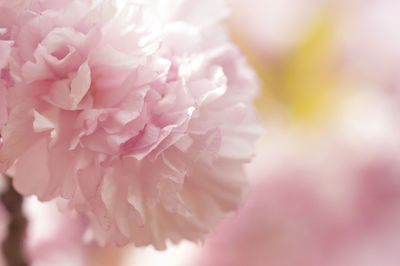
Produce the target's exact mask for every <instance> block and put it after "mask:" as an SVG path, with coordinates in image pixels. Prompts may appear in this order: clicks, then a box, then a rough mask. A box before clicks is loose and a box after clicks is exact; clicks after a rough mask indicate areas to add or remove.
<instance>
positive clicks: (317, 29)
mask: <svg viewBox="0 0 400 266" xmlns="http://www.w3.org/2000/svg"><path fill="white" fill-rule="evenodd" d="M334 15H335V14H334V12H333V10H332V9H327V10H322V11H321V13H320V14H319V16H317V17H316V18H315V19H314V20H313V21H312V23H311V24H310V26H309V28H308V30H307V31H306V33H305V34H304V35H303V36H304V38H302V39H301V40H299V42H298V44H297V45H295V46H294V48H293V49H292V50H290V51H289V52H288V53H286V54H285V55H284V56H280V55H278V56H277V58H274V57H273V56H270V57H267V56H262V55H261V56H260V55H259V54H257V52H256V51H253V50H252V49H251V48H249V47H250V46H249V44H246V42H245V41H244V40H241V39H240V38H237V37H238V36H236V38H235V35H234V41H236V42H237V43H238V44H239V46H241V47H242V49H243V50H244V52H245V54H246V55H247V57H248V60H249V62H250V64H251V65H252V66H253V67H254V68H255V69H256V71H257V72H258V74H259V77H260V78H261V81H262V84H263V88H262V93H261V96H260V98H259V99H258V100H256V106H257V108H258V110H259V112H260V113H261V115H262V116H264V118H265V117H268V116H269V115H270V114H271V112H276V110H273V108H274V107H273V106H276V104H279V105H280V106H281V107H283V108H284V109H285V110H286V112H287V113H288V115H289V119H293V120H294V122H301V123H311V124H313V123H318V122H320V121H322V122H323V121H324V120H326V119H328V118H329V116H330V114H331V113H332V111H334V108H335V106H336V103H337V99H338V94H337V83H338V82H339V79H338V77H337V75H336V74H335V72H336V70H335V65H334V64H335V54H334V48H335V47H334V33H335V32H334V31H335V20H334ZM274 103H275V105H274ZM271 108H272V109H271Z"/></svg>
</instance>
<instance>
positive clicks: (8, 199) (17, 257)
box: [0, 176, 29, 266]
mask: <svg viewBox="0 0 400 266" xmlns="http://www.w3.org/2000/svg"><path fill="white" fill-rule="evenodd" d="M6 179H7V186H8V188H7V189H6V190H5V191H4V192H3V194H2V195H1V196H0V200H1V202H2V203H3V204H4V207H5V208H6V210H7V211H8V214H9V217H10V220H9V224H8V236H7V238H6V239H5V240H4V242H3V254H4V257H5V259H6V261H7V263H8V265H9V266H28V265H29V264H28V262H27V260H26V258H25V253H24V239H25V231H26V227H27V223H28V221H27V219H26V218H25V216H24V213H23V210H22V203H23V197H22V196H21V195H20V194H19V193H18V192H17V191H15V189H14V187H13V186H12V181H11V178H9V177H8V176H6Z"/></svg>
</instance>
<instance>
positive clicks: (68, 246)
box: [23, 197, 86, 266]
mask: <svg viewBox="0 0 400 266" xmlns="http://www.w3.org/2000/svg"><path fill="white" fill-rule="evenodd" d="M23 208H24V213H25V215H26V217H27V219H28V221H29V222H28V225H27V230H26V237H25V243H24V245H25V253H26V256H27V259H28V260H29V262H30V265H33V266H45V265H60V266H61V265H74V266H78V265H82V266H83V265H86V264H85V251H86V250H85V247H84V241H82V240H83V236H84V232H85V225H86V224H85V222H84V220H82V219H80V218H81V217H79V216H76V215H73V214H71V213H60V212H59V210H58V208H57V206H56V204H55V202H39V201H38V200H37V199H35V198H33V197H31V198H25V201H24V206H23Z"/></svg>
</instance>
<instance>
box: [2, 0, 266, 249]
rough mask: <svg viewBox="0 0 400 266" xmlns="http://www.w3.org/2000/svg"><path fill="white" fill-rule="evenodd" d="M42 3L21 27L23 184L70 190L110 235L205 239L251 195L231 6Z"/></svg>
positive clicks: (246, 112) (16, 112)
mask: <svg viewBox="0 0 400 266" xmlns="http://www.w3.org/2000/svg"><path fill="white" fill-rule="evenodd" d="M36 3H39V4H40V5H32V6H33V7H32V9H31V10H29V11H26V12H23V11H21V12H19V13H18V12H17V14H16V16H17V18H18V19H17V21H18V22H17V24H16V25H14V26H13V27H12V36H13V38H14V41H15V45H14V48H13V51H12V54H13V57H12V61H11V63H10V69H11V76H12V77H13V80H14V82H15V84H14V86H13V87H12V88H11V89H10V90H9V96H8V105H9V107H10V109H11V111H10V115H9V120H8V123H7V125H6V126H5V127H4V129H3V130H2V138H3V142H4V144H3V147H2V149H1V150H0V161H2V163H3V165H2V168H3V170H6V169H7V168H10V167H11V170H12V172H13V178H14V186H15V187H16V189H17V190H18V191H19V192H20V193H22V194H24V195H36V196H38V198H39V199H40V200H42V201H46V200H51V199H54V198H57V197H62V198H64V199H67V201H68V207H69V208H72V209H75V210H76V211H78V212H80V213H84V214H85V215H87V217H88V218H89V219H90V221H91V224H92V229H93V230H94V232H95V234H94V235H95V237H96V238H97V239H98V240H99V242H100V243H116V244H118V245H124V244H126V243H128V242H131V241H132V242H134V243H135V244H136V245H147V244H153V245H154V246H155V247H156V248H159V249H163V248H165V242H166V240H168V239H170V240H171V241H172V242H178V241H179V240H180V239H189V240H192V241H198V240H199V239H202V237H203V236H204V234H205V233H207V232H208V231H209V230H211V229H213V228H214V227H215V225H216V224H217V223H218V221H219V220H220V219H221V218H223V217H224V216H225V215H226V214H227V213H229V212H231V211H234V210H235V209H236V207H237V205H238V204H239V202H240V201H241V199H242V195H243V193H244V191H245V189H244V188H245V178H244V177H245V174H244V171H243V164H244V163H246V162H249V160H250V158H251V157H252V155H253V142H254V140H255V139H256V138H257V137H258V135H259V134H260V128H259V124H258V122H257V119H256V115H255V111H254V109H253V107H252V101H253V98H254V97H255V95H256V93H257V87H258V84H257V79H256V77H255V74H254V73H253V71H252V70H251V69H250V68H249V67H248V65H247V63H246V62H245V59H244V57H243V56H242V55H241V53H240V51H239V50H238V49H237V48H236V47H235V46H233V44H231V42H230V41H229V38H228V36H227V33H226V32H225V30H224V29H223V28H222V27H221V26H220V25H219V21H220V20H221V19H222V18H223V17H224V16H225V14H226V8H225V7H224V5H223V4H222V1H217V2H215V1H202V2H198V1H195V0H187V1H178V2H177V1H172V0H171V1H164V0H163V1H161V0H152V1H146V2H144V3H139V1H117V0H115V1H106V0H99V1H56V2H48V1H46V3H47V4H45V2H43V1H39V2H37V1H36ZM54 3H55V4H54ZM0 26H1V24H0Z"/></svg>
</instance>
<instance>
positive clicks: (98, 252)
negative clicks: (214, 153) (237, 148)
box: [25, 0, 400, 266]
mask: <svg viewBox="0 0 400 266" xmlns="http://www.w3.org/2000/svg"><path fill="white" fill-rule="evenodd" d="M229 3H230V5H231V10H232V12H231V16H230V18H229V19H227V21H226V25H227V27H228V28H229V30H230V32H231V35H232V39H233V41H234V42H236V43H237V44H238V45H239V46H240V47H241V48H242V50H243V53H244V54H245V55H246V57H247V59H248V61H249V63H250V64H251V65H252V66H253V67H254V68H255V69H256V71H257V73H258V75H259V77H260V85H261V88H262V89H261V91H260V96H259V98H258V100H257V101H256V102H255V104H256V106H257V109H258V111H259V114H260V117H261V120H262V122H263V124H264V126H265V129H266V133H265V134H264V136H263V138H262V139H261V140H260V141H259V143H258V144H257V151H258V152H257V155H256V157H255V158H254V161H253V162H252V163H251V164H249V165H248V168H247V170H248V174H249V180H250V189H249V195H248V200H247V201H246V202H245V203H244V204H243V206H242V208H241V210H240V211H239V213H238V214H237V215H235V216H233V217H230V218H229V219H227V220H226V221H224V222H223V223H222V224H221V225H220V226H219V227H218V228H217V230H216V231H215V233H213V234H212V235H211V236H210V237H209V238H208V240H207V241H205V243H202V244H198V245H196V244H192V243H187V242H183V243H181V244H180V245H178V246H172V245H171V247H170V248H169V249H168V250H167V251H163V252H158V251H155V250H154V249H153V248H151V247H148V248H134V247H126V248H124V249H116V248H107V249H104V248H99V247H96V246H94V245H89V246H83V245H82V244H78V243H80V242H79V241H78V239H80V238H81V237H82V234H83V229H82V228H80V227H79V223H78V222H76V226H74V224H75V223H74V218H73V217H69V218H66V217H65V216H62V215H59V214H57V213H58V212H57V211H56V209H55V206H52V205H46V204H45V207H42V205H40V206H41V207H39V204H38V203H37V202H36V201H35V200H34V199H30V200H29V201H28V202H27V204H26V206H25V207H26V210H27V213H28V214H29V217H30V218H31V219H32V220H33V222H32V223H31V225H30V228H29V231H28V234H29V235H28V236H29V237H28V239H30V240H29V241H28V243H27V250H28V253H29V254H30V257H31V258H32V259H33V261H35V262H34V265H35V266H36V265H40V266H44V265H49V266H50V265H52V266H53V265H57V266H62V265H68V266H70V265H90V266H114V265H115V266H117V265H123V266H136V265H137V266H153V265H163V266H399V265H400V116H399V110H400V30H399V29H400V1H398V0H230V1H229ZM46 215H51V216H52V217H58V216H57V215H59V217H58V218H54V219H52V220H51V221H49V220H48V219H43V217H45V216H46ZM65 223H68V226H65ZM63 224H64V225H63ZM65 228H69V229H68V230H69V231H68V232H65ZM61 235H62V236H63V237H60V236H61ZM61 262H62V264H61Z"/></svg>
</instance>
